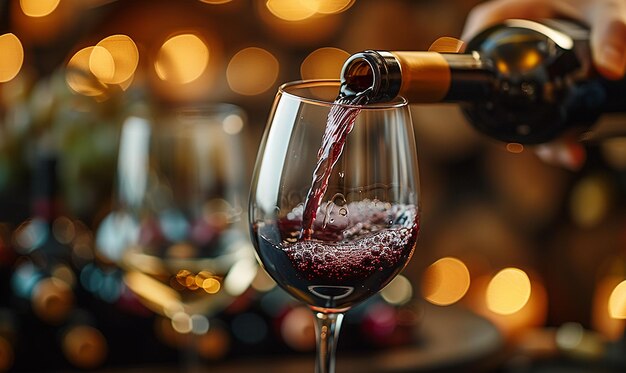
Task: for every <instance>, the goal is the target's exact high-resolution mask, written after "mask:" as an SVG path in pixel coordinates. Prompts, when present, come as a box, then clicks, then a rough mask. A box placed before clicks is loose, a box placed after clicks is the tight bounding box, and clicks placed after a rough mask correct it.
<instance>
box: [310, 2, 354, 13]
mask: <svg viewBox="0 0 626 373" xmlns="http://www.w3.org/2000/svg"><path fill="white" fill-rule="evenodd" d="M355 1H356V0H316V1H314V3H315V7H316V9H317V12H318V13H321V14H336V13H341V12H345V11H346V10H348V9H349V8H350V7H351V6H352V5H354V2H355Z"/></svg>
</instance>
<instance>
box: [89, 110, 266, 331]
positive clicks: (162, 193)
mask: <svg viewBox="0 0 626 373" xmlns="http://www.w3.org/2000/svg"><path fill="white" fill-rule="evenodd" d="M244 118H245V116H244V113H243V111H242V110H241V109H240V108H239V107H237V106H234V105H230V104H213V105H203V106H197V107H186V108H176V109H162V110H161V111H160V112H158V114H157V115H155V116H154V117H153V118H152V117H148V116H145V115H138V116H129V117H128V118H127V119H126V120H125V122H124V124H123V127H122V132H121V137H120V147H119V154H118V168H117V196H116V200H117V206H116V208H115V209H114V211H113V213H112V214H110V215H109V216H108V217H107V218H106V219H105V221H103V223H102V224H101V228H100V229H99V232H98V238H99V242H100V243H101V244H100V247H101V250H104V251H107V249H108V251H107V252H108V253H109V256H110V257H112V259H113V260H115V261H116V262H117V263H119V265H120V266H121V267H122V269H123V270H124V282H125V284H126V285H127V286H128V287H129V288H130V289H131V290H132V291H133V292H134V293H135V294H136V295H137V296H138V297H139V299H140V300H141V301H142V302H143V303H144V304H145V305H146V306H147V307H149V308H150V309H151V310H153V311H154V312H156V313H157V314H160V315H162V316H165V317H168V318H170V319H171V322H172V327H173V328H174V329H175V330H176V331H177V332H179V333H182V334H187V333H193V334H203V333H205V332H206V331H207V328H208V318H209V317H210V316H212V315H213V314H215V313H216V312H218V311H220V310H222V309H224V308H225V307H227V306H228V305H229V304H230V303H231V302H232V301H233V300H234V299H235V298H236V297H237V296H238V295H240V294H241V293H243V291H245V290H246V289H247V288H248V285H249V284H250V283H251V281H252V280H253V278H254V276H255V274H256V269H257V268H258V265H257V263H256V260H255V259H254V250H253V249H252V245H251V244H250V243H249V239H248V238H247V233H246V226H245V219H242V214H243V211H245V203H243V202H242V201H243V200H244V190H247V185H248V181H247V180H246V177H247V172H246V159H245V156H244V154H243V150H242V149H243V144H242V138H241V137H242V136H241V131H242V128H243V125H244ZM100 238H101V239H100ZM116 245H117V246H116ZM112 248H113V249H112ZM115 248H117V249H118V250H119V251H117V252H115V250H114V249H115Z"/></svg>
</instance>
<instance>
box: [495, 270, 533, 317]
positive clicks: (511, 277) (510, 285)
mask: <svg viewBox="0 0 626 373" xmlns="http://www.w3.org/2000/svg"><path fill="white" fill-rule="evenodd" d="M530 290H531V287H530V279H529V278H528V275H527V274H526V272H524V271H522V270H521V269H518V268H505V269H503V270H501V271H500V272H498V273H497V274H496V275H495V276H493V278H492V279H491V281H490V282H489V285H488V286H487V292H486V296H487V307H488V308H489V309H490V310H491V311H492V312H495V313H498V314H501V315H510V314H513V313H515V312H517V311H519V310H520V309H522V307H524V305H526V302H528V299H529V298H530V293H531V291H530Z"/></svg>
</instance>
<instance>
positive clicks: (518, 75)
mask: <svg viewBox="0 0 626 373" xmlns="http://www.w3.org/2000/svg"><path fill="white" fill-rule="evenodd" d="M588 41H589V32H588V30H586V29H585V28H583V27H581V26H579V25H577V24H574V23H571V22H566V21H556V20H546V21H542V22H541V23H540V22H534V21H528V20H518V19H512V20H508V21H505V22H504V23H502V24H499V25H496V26H493V27H491V28H488V29H486V30H484V31H483V32H481V33H480V34H478V35H477V36H476V37H474V38H473V39H472V40H471V41H470V42H469V43H468V44H467V48H466V50H465V52H464V53H460V54H457V53H437V52H387V51H365V52H360V53H357V54H354V55H352V56H351V57H349V58H348V60H347V61H346V62H345V64H344V66H343V69H342V73H341V75H342V76H341V78H342V83H343V84H342V92H341V94H342V95H357V94H363V95H367V96H368V97H369V102H380V101H389V100H391V99H393V98H394V97H396V96H398V95H401V96H403V97H405V98H406V99H407V100H408V101H409V102H412V103H429V102H458V103H460V104H461V106H462V108H463V111H464V113H465V115H466V117H467V119H468V120H469V122H470V123H471V124H472V125H473V126H475V127H476V128H477V129H478V130H480V131H481V132H483V133H485V134H487V135H488V136H491V137H493V138H496V139H498V140H502V141H506V142H519V143H526V144H532V143H542V142H546V141H549V140H551V139H554V138H555V137H557V136H558V135H560V134H561V133H563V132H565V131H566V130H568V129H569V128H573V127H581V128H586V127H588V126H590V125H591V124H593V123H594V122H595V121H596V120H597V119H598V118H599V116H600V115H601V114H602V113H607V112H623V111H626V81H625V80H616V81H611V80H607V79H604V78H602V77H600V76H599V75H598V74H597V73H596V72H595V70H594V68H593V65H592V62H591V57H590V50H589V42H588Z"/></svg>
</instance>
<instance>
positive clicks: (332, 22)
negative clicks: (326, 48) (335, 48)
mask: <svg viewBox="0 0 626 373" xmlns="http://www.w3.org/2000/svg"><path fill="white" fill-rule="evenodd" d="M257 8H258V14H259V17H260V19H261V21H262V22H263V24H264V25H265V26H266V27H267V31H269V32H270V33H271V36H272V37H273V38H274V39H277V40H280V41H282V42H284V43H287V44H290V45H293V46H294V47H297V48H302V47H303V46H307V45H309V46H311V47H313V46H315V47H318V46H319V45H320V44H321V43H323V41H324V40H327V39H330V38H332V37H333V35H336V34H337V32H338V30H339V28H340V27H341V25H342V24H343V22H342V21H343V17H342V15H339V14H322V13H318V12H317V10H316V9H318V8H319V3H318V1H315V0H302V1H299V0H272V1H269V2H265V1H258V2H257Z"/></svg>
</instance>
